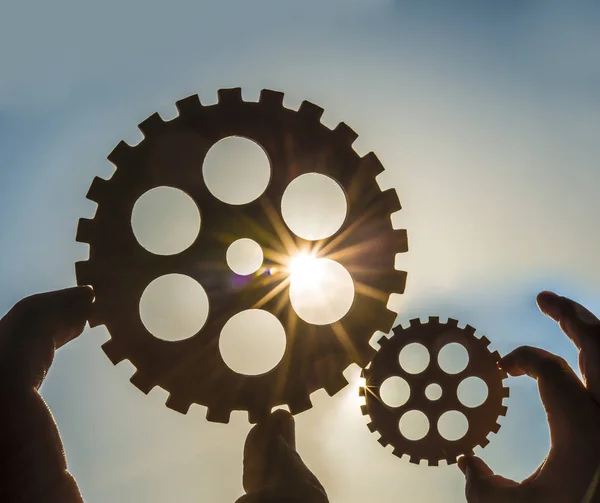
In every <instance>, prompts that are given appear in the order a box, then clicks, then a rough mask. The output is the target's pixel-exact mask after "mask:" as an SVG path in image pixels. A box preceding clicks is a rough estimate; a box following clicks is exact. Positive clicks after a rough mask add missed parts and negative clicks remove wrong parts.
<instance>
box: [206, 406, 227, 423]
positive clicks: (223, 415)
mask: <svg viewBox="0 0 600 503" xmlns="http://www.w3.org/2000/svg"><path fill="white" fill-rule="evenodd" d="M229 416H231V411H228V410H218V409H215V408H214V407H209V408H208V410H207V411H206V420H207V421H210V422H211V423H223V424H227V423H228V422H229Z"/></svg>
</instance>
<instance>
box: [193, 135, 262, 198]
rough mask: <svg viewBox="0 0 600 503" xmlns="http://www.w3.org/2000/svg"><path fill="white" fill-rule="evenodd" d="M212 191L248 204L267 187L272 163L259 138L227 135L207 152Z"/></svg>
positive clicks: (207, 178)
mask: <svg viewBox="0 0 600 503" xmlns="http://www.w3.org/2000/svg"><path fill="white" fill-rule="evenodd" d="M202 174H203V176H204V182H205V183H206V186H207V187H208V190H209V191H210V193H211V194H212V195H213V196H215V197H216V198H217V199H220V200H221V201H223V202H224V203H227V204H234V205H240V204H247V203H250V202H252V201H254V200H255V199H257V198H258V197H260V195H261V194H262V193H263V192H264V191H265V189H266V188H267V186H268V185H269V180H270V179H271V163H270V162H269V158H268V157H267V154H266V153H265V151H264V150H263V148H262V147H261V146H260V145H259V144H258V143H256V142H253V141H252V140H249V139H247V138H242V137H239V136H231V137H229V138H223V139H222V140H221V141H218V142H217V143H215V144H214V145H213V146H212V147H211V148H210V150H209V151H208V152H207V154H206V157H205V159H204V163H203V165H202Z"/></svg>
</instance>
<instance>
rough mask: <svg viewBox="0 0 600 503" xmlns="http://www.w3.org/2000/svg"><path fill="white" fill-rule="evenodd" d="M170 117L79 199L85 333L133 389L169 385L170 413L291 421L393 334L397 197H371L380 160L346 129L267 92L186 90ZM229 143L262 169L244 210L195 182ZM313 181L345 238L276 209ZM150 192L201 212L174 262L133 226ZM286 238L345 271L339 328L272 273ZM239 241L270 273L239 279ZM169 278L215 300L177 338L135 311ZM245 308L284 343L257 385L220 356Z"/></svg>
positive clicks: (151, 125) (401, 235)
mask: <svg viewBox="0 0 600 503" xmlns="http://www.w3.org/2000/svg"><path fill="white" fill-rule="evenodd" d="M177 109H178V111H179V115H178V116H177V117H176V118H175V119H173V120H170V121H166V122H165V121H163V120H162V119H161V118H160V116H159V115H158V114H153V115H151V116H150V117H148V119H146V120H145V121H143V122H142V123H141V124H140V125H139V128H140V130H141V131H142V133H143V135H144V139H143V140H142V141H141V143H139V144H138V145H136V146H134V147H131V146H129V145H127V144H126V143H124V142H121V143H119V144H118V145H117V147H116V148H115V149H114V150H113V152H112V153H111V154H110V155H109V157H108V158H109V160H110V161H111V162H112V163H113V164H114V165H115V166H116V168H117V169H116V171H115V173H114V175H113V176H112V178H111V179H109V180H105V179H101V178H95V179H94V181H93V183H92V184H91V187H90V189H89V192H88V195H87V197H88V199H91V200H92V201H94V202H96V203H97V204H98V208H97V212H96V214H95V216H94V218H93V219H85V218H83V219H81V220H80V222H79V226H78V229H77V240H78V241H79V242H83V243H88V244H89V245H90V255H89V260H87V261H83V262H78V263H77V264H76V275H77V282H78V283H79V284H80V285H91V286H92V287H93V288H94V292H95V295H96V300H95V304H94V313H93V314H92V316H91V319H90V325H91V326H96V325H100V324H104V325H106V327H107V328H108V331H109V333H110V336H111V338H110V340H108V341H107V342H106V343H105V344H104V345H103V349H104V351H105V353H106V354H107V356H108V357H109V358H110V360H111V361H112V362H113V363H114V364H115V365H116V364H117V363H119V362H120V361H122V360H124V359H128V360H130V361H131V363H132V364H133V365H134V366H135V367H136V369H137V370H136V372H135V373H134V375H133V376H132V378H131V382H132V383H133V384H134V385H135V386H137V387H138V388H139V389H140V390H142V391H143V392H144V393H148V392H149V391H150V390H151V389H152V388H153V387H154V386H160V387H162V388H164V389H165V390H167V391H168V392H169V394H170V395H169V398H168V399H167V402H166V405H167V406H168V407H170V408H172V409H174V410H177V411H179V412H181V413H184V414H185V413H186V412H187V411H188V409H189V407H190V405H191V404H192V403H198V404H201V405H204V406H206V407H207V409H208V410H207V416H206V417H207V419H208V420H210V421H216V422H224V423H226V422H228V421H229V416H230V413H231V411H233V410H245V411H248V415H249V420H250V421H251V422H256V421H257V420H259V419H260V418H261V417H265V416H266V415H267V414H268V413H269V412H270V411H271V409H272V408H273V407H274V406H278V405H284V404H286V405H288V407H289V409H290V411H291V412H292V413H294V414H295V413H299V412H301V411H304V410H306V409H309V408H310V407H311V402H310V397H309V395H310V394H311V393H312V392H314V391H316V390H318V389H320V388H324V389H325V390H326V391H327V392H328V393H329V394H330V395H333V394H335V393H336V392H338V391H339V390H340V389H342V388H343V387H344V386H345V385H346V384H347V381H346V380H345V378H344V376H343V375H342V372H343V371H344V370H345V369H346V368H347V367H348V365H350V364H352V363H357V364H358V365H360V366H361V367H363V366H364V365H366V364H367V363H368V361H369V360H370V358H371V356H372V354H373V352H374V350H373V349H372V348H371V347H370V345H369V340H370V338H371V337H372V336H373V334H374V333H375V332H376V331H377V330H381V331H383V332H388V331H389V330H390V329H391V326H392V324H393V322H394V319H395V317H396V313H394V312H392V311H390V310H388V309H387V307H386V305H387V302H388V300H389V296H390V294H392V293H403V291H404V286H405V282H406V273H405V272H403V271H398V270H396V269H395V267H394V264H395V256H396V253H398V252H404V251H407V248H408V246H407V237H406V231H405V230H395V229H393V227H392V224H391V218H390V215H391V214H392V213H394V212H396V211H398V210H400V203H399V201H398V197H397V195H396V192H395V190H393V189H390V190H385V191H381V189H380V188H379V186H378V184H377V182H376V180H375V177H376V176H377V175H378V174H379V173H381V172H382V171H383V167H382V165H381V163H380V162H379V160H378V159H377V157H376V156H375V154H373V153H369V154H367V155H365V156H364V157H360V156H359V155H358V154H357V153H356V152H355V151H354V150H353V148H352V143H353V142H354V140H355V139H356V137H357V135H356V133H354V131H352V129H350V128H349V127H348V126H347V125H346V124H344V123H340V124H339V125H338V126H337V127H336V128H335V129H333V130H331V129H329V128H327V127H326V126H325V125H323V124H322V123H321V122H320V118H321V114H322V113H323V109H321V108H319V107H318V106H316V105H314V104H312V103H309V102H307V101H305V102H303V103H302V105H301V106H300V108H299V109H298V110H297V111H295V110H290V109H288V108H285V107H284V106H283V93H280V92H276V91H271V90H263V91H262V92H261V94H260V99H259V101H258V102H247V101H244V100H243V99H242V93H241V89H240V88H236V89H221V90H220V91H219V92H218V102H217V103H216V104H214V105H209V106H204V105H202V104H201V103H200V100H199V98H198V96H197V95H193V96H190V97H188V98H185V99H183V100H181V101H179V102H177ZM230 136H241V137H245V138H248V139H250V140H253V141H255V142H256V143H258V144H259V145H260V146H262V148H263V149H264V151H265V152H266V154H267V156H268V158H269V160H270V163H271V179H270V182H269V185H268V187H267V189H266V190H265V192H264V193H263V194H262V195H261V196H260V197H259V198H258V199H256V200H254V201H252V202H250V203H248V204H245V205H242V206H233V205H229V204H226V203H224V202H222V201H220V200H219V199H217V198H216V197H214V196H213V195H212V194H211V193H210V191H209V190H208V188H207V186H206V184H205V182H204V180H203V177H202V163H203V161H204V158H205V156H206V153H207V152H208V150H209V149H210V147H212V146H213V145H214V144H215V143H216V142H218V141H219V140H221V139H223V138H226V137H230ZM312 172H316V173H321V174H323V175H327V176H329V177H331V178H333V179H334V180H336V181H337V182H338V183H339V184H340V186H341V187H342V188H343V189H344V191H345V193H346V196H347V203H348V213H347V217H346V220H345V222H344V223H343V225H342V227H341V228H340V230H339V231H338V232H337V233H336V234H334V235H333V236H331V237H330V238H327V239H324V240H320V241H317V242H313V241H307V240H304V239H301V238H300V237H298V236H295V235H293V234H291V233H289V231H287V228H286V225H285V223H284V222H283V220H282V218H281V215H280V211H279V208H280V204H281V199H282V195H283V192H284V190H285V189H286V187H287V186H288V184H289V183H290V182H291V181H292V180H293V179H295V178H296V177H297V176H299V175H301V174H304V173H312ZM232 183H236V181H235V180H232ZM158 186H169V187H174V188H178V189H180V190H182V191H184V192H186V193H187V194H188V195H189V196H190V197H191V198H192V199H193V200H194V201H195V202H196V204H197V205H198V207H199V209H200V212H201V215H202V229H201V231H200V233H199V235H198V237H197V238H196V241H195V242H194V243H193V244H192V245H191V246H190V247H189V248H188V249H186V250H184V251H183V252H181V253H179V254H176V255H172V256H159V255H153V254H152V253H150V252H148V251H147V250H145V249H144V248H142V247H141V246H140V245H139V244H138V243H137V241H136V239H135V237H134V234H133V232H132V228H131V215H132V211H133V206H134V204H135V202H136V200H137V199H138V198H139V197H140V196H142V195H143V194H144V193H145V192H146V191H148V190H150V189H153V188H155V187H158ZM276 208H277V209H276ZM283 234H285V235H287V236H288V238H289V239H288V244H289V241H291V242H293V243H294V247H295V248H297V249H299V250H304V249H306V248H307V247H310V246H314V245H316V246H315V250H318V251H317V252H316V253H317V255H316V256H317V257H328V258H331V259H334V260H336V261H337V262H339V263H340V264H342V265H343V266H344V267H345V268H346V269H347V270H348V272H349V273H350V274H351V276H352V278H353V280H354V283H355V286H356V288H355V290H356V292H355V298H354V303H353V305H352V307H351V309H350V311H349V312H348V314H347V315H346V316H345V317H344V318H342V319H341V320H340V321H338V322H336V323H333V324H331V325H311V324H308V323H306V322H304V321H303V320H302V319H301V318H299V317H298V316H297V314H296V313H295V311H294V310H293V308H292V307H291V305H290V302H289V292H288V289H287V288H285V284H283V283H284V282H285V280H286V277H287V275H286V274H284V273H283V272H275V269H274V268H273V269H271V267H272V266H275V265H279V264H276V263H275V262H273V261H271V260H270V259H269V257H270V256H273V255H278V254H279V255H281V254H285V253H288V254H289V251H288V248H286V246H287V245H286V243H285V242H284V241H285V240H282V239H281V236H282V235H283ZM242 237H245V238H251V239H253V240H254V241H256V242H257V243H258V244H259V245H260V246H261V247H262V248H263V250H269V251H271V252H272V253H270V254H268V253H265V257H266V259H265V263H264V267H263V268H262V269H261V271H269V274H266V273H262V274H259V275H256V276H251V277H244V278H245V279H244V280H243V281H240V277H239V276H237V277H236V276H235V274H234V273H233V272H232V271H231V270H230V269H229V267H228V266H227V262H226V250H227V248H228V246H229V245H230V244H231V243H232V242H233V241H235V240H236V239H238V238H242ZM169 273H180V274H187V275H189V276H191V277H192V278H193V279H195V280H197V281H198V282H199V283H200V284H201V285H202V286H203V287H204V290H205V291H206V293H207V296H208V299H209V305H210V307H209V315H208V320H207V321H206V323H205V325H204V327H203V328H202V329H201V330H200V331H199V332H198V333H197V334H196V335H194V336H193V337H191V338H189V339H185V340H181V341H176V342H171V341H165V340H161V339H158V338H155V337H153V336H152V335H151V334H150V333H149V332H148V330H147V329H146V328H145V327H144V325H143V323H142V321H141V319H140V314H139V302H140V298H141V295H142V293H143V291H144V289H145V288H146V287H147V286H148V284H149V283H150V282H151V281H153V280H154V279H156V278H157V277H159V276H162V275H164V274H169ZM270 273H273V274H270ZM251 308H260V309H264V310H266V311H268V312H270V313H272V314H274V315H275V316H277V318H278V319H279V320H280V321H281V322H282V324H283V325H284V328H285V331H286V339H287V347H286V350H285V354H284V355H283V358H282V360H281V361H280V363H279V364H278V365H277V366H276V367H275V368H274V369H272V370H271V371H269V372H267V373H265V374H262V375H256V376H254V375H252V376H250V375H242V374H238V373H236V372H234V371H233V370H231V369H230V368H229V367H228V366H227V365H226V364H225V362H224V361H223V358H222V356H221V354H220V351H219V336H220V333H221V329H222V328H223V326H224V325H225V323H226V322H227V321H228V320H229V319H230V318H231V317H232V316H233V315H235V314H237V313H238V312H240V311H243V310H246V309H251Z"/></svg>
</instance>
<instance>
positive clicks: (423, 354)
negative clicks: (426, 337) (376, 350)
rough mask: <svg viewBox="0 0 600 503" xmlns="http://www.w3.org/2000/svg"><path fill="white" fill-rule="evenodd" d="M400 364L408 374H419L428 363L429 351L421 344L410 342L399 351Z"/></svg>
mask: <svg viewBox="0 0 600 503" xmlns="http://www.w3.org/2000/svg"><path fill="white" fill-rule="evenodd" d="M399 359H400V366H401V367H402V368H403V369H404V371H405V372H408V373H409V374H420V373H421V372H423V371H424V370H425V369H426V368H427V366H428V365H429V351H428V350H427V348H426V347H425V346H423V344H419V343H418V342H412V343H410V344H407V345H406V346H404V347H403V348H402V351H400V358H399Z"/></svg>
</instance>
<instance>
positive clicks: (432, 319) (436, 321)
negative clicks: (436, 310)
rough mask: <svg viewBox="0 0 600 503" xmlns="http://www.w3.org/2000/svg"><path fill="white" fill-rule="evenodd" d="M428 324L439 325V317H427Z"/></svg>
mask: <svg viewBox="0 0 600 503" xmlns="http://www.w3.org/2000/svg"><path fill="white" fill-rule="evenodd" d="M429 323H430V324H432V325H433V324H435V325H439V324H440V317H439V316H430V317H429Z"/></svg>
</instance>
